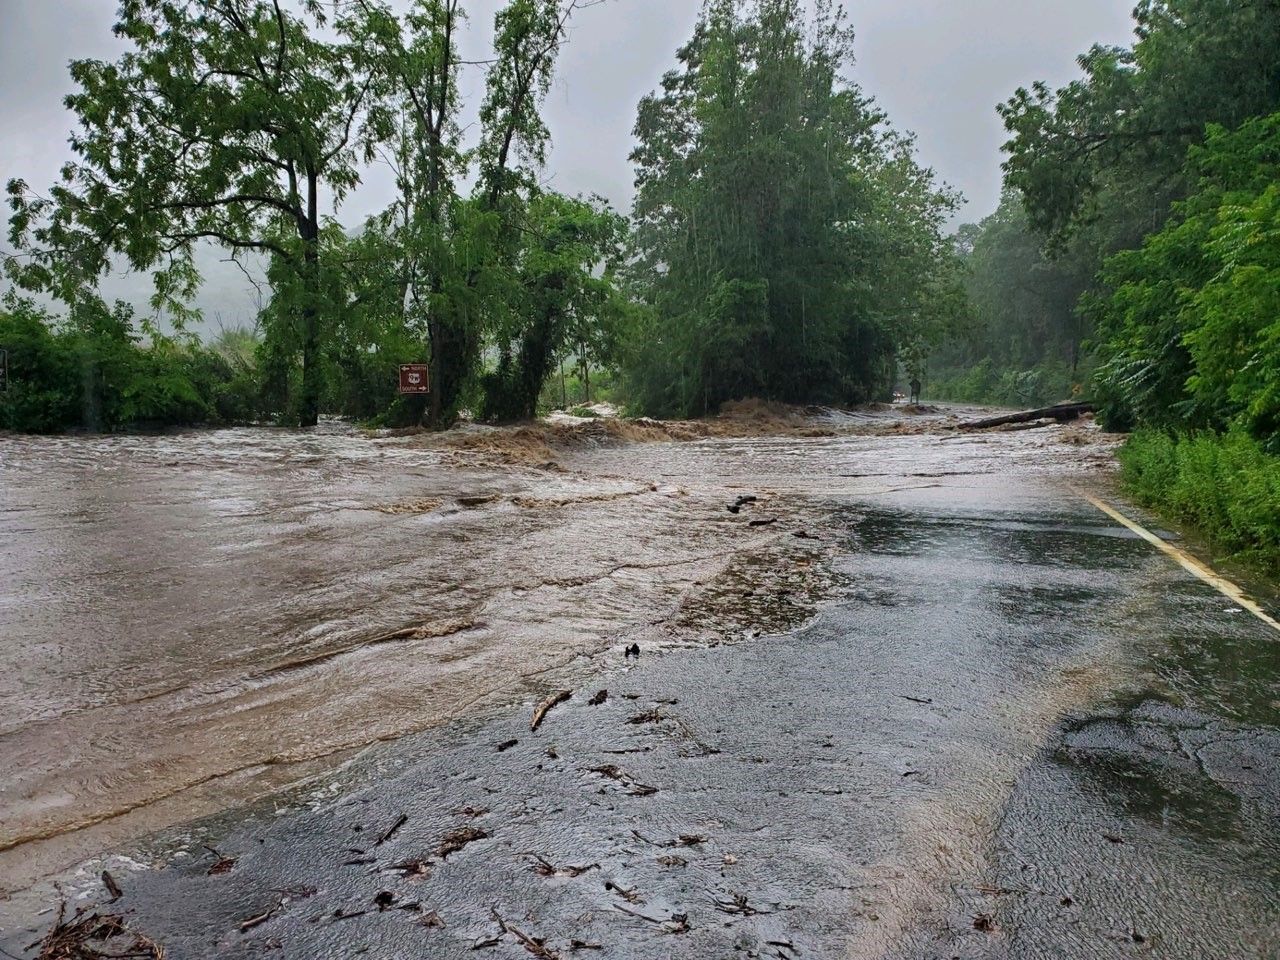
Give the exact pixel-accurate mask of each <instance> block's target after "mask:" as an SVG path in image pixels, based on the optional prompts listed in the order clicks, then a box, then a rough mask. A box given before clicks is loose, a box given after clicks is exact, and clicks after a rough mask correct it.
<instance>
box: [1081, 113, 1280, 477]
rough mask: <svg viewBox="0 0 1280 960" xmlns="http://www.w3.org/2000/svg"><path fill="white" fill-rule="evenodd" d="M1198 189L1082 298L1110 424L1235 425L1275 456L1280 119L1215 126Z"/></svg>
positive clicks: (1202, 156)
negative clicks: (1100, 289)
mask: <svg viewBox="0 0 1280 960" xmlns="http://www.w3.org/2000/svg"><path fill="white" fill-rule="evenodd" d="M1190 164H1191V167H1192V169H1193V170H1194V171H1195V172H1197V173H1198V174H1199V176H1200V182H1199V189H1198V191H1197V192H1196V193H1195V194H1193V195H1192V196H1191V197H1190V198H1189V199H1188V200H1187V201H1185V202H1184V203H1182V204H1180V205H1179V206H1178V207H1177V212H1176V214H1175V216H1174V217H1173V218H1172V219H1171V220H1170V221H1169V223H1168V224H1166V226H1165V227H1164V228H1163V229H1162V230H1160V231H1159V232H1158V233H1155V234H1152V235H1151V236H1149V237H1147V239H1146V240H1145V242H1144V243H1143V245H1142V247H1141V249H1138V250H1128V251H1125V252H1123V253H1120V254H1117V255H1116V256H1114V257H1112V258H1111V259H1110V260H1108V261H1107V264H1106V267H1105V268H1104V270H1103V280H1104V282H1105V284H1106V286H1107V288H1108V291H1109V292H1108V293H1106V294H1105V295H1103V296H1099V297H1097V298H1094V299H1092V300H1091V302H1090V303H1089V306H1088V312H1089V313H1090V315H1091V316H1092V317H1093V319H1094V321H1095V323H1096V326H1097V331H1098V346H1099V354H1100V356H1101V359H1102V364H1101V366H1100V367H1099V373H1098V399H1099V400H1100V401H1101V403H1102V407H1101V413H1102V415H1103V417H1104V419H1106V420H1107V421H1108V423H1109V424H1110V425H1112V426H1118V427H1130V426H1142V425H1148V426H1167V427H1188V426H1189V427H1195V428H1209V429H1214V430H1226V429H1228V428H1229V427H1231V426H1232V425H1234V424H1240V425H1241V426H1243V427H1244V428H1245V429H1246V430H1247V431H1248V432H1249V433H1250V434H1252V436H1253V437H1255V438H1256V439H1258V440H1259V441H1261V442H1262V443H1263V444H1264V445H1266V446H1267V447H1268V449H1270V450H1271V451H1272V452H1280V186H1278V185H1277V178H1280V113H1278V114H1274V115H1272V116H1269V117H1262V118H1258V119H1255V120H1251V121H1249V122H1248V123H1245V124H1244V125H1242V126H1241V127H1240V128H1239V129H1238V130H1235V131H1227V130H1224V129H1221V128H1212V129H1211V130H1210V132H1209V136H1208V139H1207V141H1206V143H1205V145H1204V146H1203V147H1199V148H1196V149H1195V150H1193V151H1192V153H1191V158H1190Z"/></svg>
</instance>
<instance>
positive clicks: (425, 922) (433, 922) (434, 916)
mask: <svg viewBox="0 0 1280 960" xmlns="http://www.w3.org/2000/svg"><path fill="white" fill-rule="evenodd" d="M418 926H420V927H426V928H427V929H428V930H442V929H444V920H442V919H441V918H440V914H438V913H436V912H435V911H434V910H428V911H427V912H426V913H424V914H423V915H422V917H421V918H420V919H419V920H418Z"/></svg>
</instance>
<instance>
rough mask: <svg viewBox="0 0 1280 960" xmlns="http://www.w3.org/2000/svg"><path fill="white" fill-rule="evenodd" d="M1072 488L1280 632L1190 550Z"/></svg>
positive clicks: (1278, 624)
mask: <svg viewBox="0 0 1280 960" xmlns="http://www.w3.org/2000/svg"><path fill="white" fill-rule="evenodd" d="M1071 489H1072V490H1073V491H1074V492H1075V493H1077V494H1078V495H1079V496H1081V497H1083V498H1084V499H1085V500H1088V501H1089V502H1090V503H1091V504H1093V505H1094V506H1095V507H1097V508H1098V509H1099V510H1101V511H1102V512H1103V513H1105V514H1106V515H1107V516H1108V517H1110V518H1111V519H1112V520H1114V521H1115V522H1116V523H1119V524H1121V525H1123V526H1125V527H1128V528H1129V529H1130V530H1132V531H1133V532H1134V533H1136V534H1137V535H1138V536H1140V537H1141V538H1142V539H1143V540H1146V541H1147V542H1148V543H1150V544H1152V545H1153V546H1156V547H1159V548H1160V549H1161V550H1162V551H1164V552H1165V553H1167V554H1168V555H1169V556H1171V557H1173V559H1174V560H1177V561H1178V563H1180V564H1181V565H1182V566H1183V567H1184V568H1185V569H1186V570H1188V571H1189V572H1191V573H1193V574H1195V575H1196V576H1197V577H1199V578H1200V579H1201V580H1203V581H1204V582H1205V583H1207V584H1209V586H1211V587H1213V588H1214V589H1215V590H1217V591H1218V592H1219V593H1221V594H1222V595H1223V596H1225V597H1226V598H1227V599H1229V600H1231V601H1233V602H1234V603H1236V604H1238V605H1239V606H1240V607H1242V608H1243V609H1245V610H1248V611H1249V612H1250V613H1252V614H1253V615H1254V616H1255V617H1257V618H1258V619H1259V620H1261V621H1262V622H1263V623H1265V624H1266V625H1267V626H1269V627H1270V628H1271V629H1272V630H1275V631H1276V632H1277V633H1280V621H1277V620H1276V619H1275V618H1274V617H1272V616H1271V615H1270V614H1269V613H1267V611H1265V610H1263V609H1262V607H1260V606H1258V604H1256V603H1255V602H1254V601H1252V600H1250V599H1249V598H1248V597H1247V596H1246V595H1245V592H1244V591H1243V590H1241V589H1240V588H1239V587H1238V586H1236V585H1235V584H1234V583H1232V582H1231V581H1230V580H1228V579H1226V578H1225V577H1223V576H1220V575H1219V574H1217V573H1215V572H1214V571H1213V570H1211V569H1209V568H1208V567H1207V566H1205V565H1204V564H1203V563H1201V562H1200V561H1199V560H1197V559H1196V558H1195V557H1193V556H1191V555H1190V554H1189V553H1185V552H1184V551H1182V550H1179V549H1178V548H1177V547H1175V546H1174V545H1173V544H1171V543H1169V542H1167V541H1165V540H1161V539H1160V538H1159V537H1157V536H1156V535H1155V534H1154V533H1152V532H1151V531H1150V530H1148V529H1147V528H1146V527H1143V526H1142V525H1140V524H1138V523H1135V522H1134V521H1133V520H1130V519H1129V518H1128V517H1126V516H1125V515H1124V514H1123V513H1121V512H1120V511H1119V510H1117V509H1116V508H1115V507H1113V506H1111V504H1109V503H1104V502H1103V501H1102V500H1099V499H1098V498H1097V497H1095V496H1094V495H1093V494H1091V493H1089V492H1087V491H1085V490H1081V489H1080V488H1079V487H1075V486H1073V487H1071Z"/></svg>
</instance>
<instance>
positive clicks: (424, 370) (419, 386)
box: [400, 363, 431, 396]
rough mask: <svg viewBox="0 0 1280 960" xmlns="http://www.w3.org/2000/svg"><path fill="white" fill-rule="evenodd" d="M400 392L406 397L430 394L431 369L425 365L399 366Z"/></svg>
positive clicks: (403, 364) (409, 364)
mask: <svg viewBox="0 0 1280 960" xmlns="http://www.w3.org/2000/svg"><path fill="white" fill-rule="evenodd" d="M400 392H401V393H402V394H405V395H408V396H415V395H418V394H424V393H430V392H431V368H430V367H428V366H427V364H425V363H402V364H400Z"/></svg>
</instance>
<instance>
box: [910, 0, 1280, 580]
mask: <svg viewBox="0 0 1280 960" xmlns="http://www.w3.org/2000/svg"><path fill="white" fill-rule="evenodd" d="M1135 18H1136V36H1137V41H1136V43H1135V44H1134V45H1133V46H1132V47H1131V48H1112V47H1094V48H1093V49H1092V50H1090V51H1089V52H1088V53H1086V54H1085V55H1083V56H1082V57H1081V58H1080V66H1081V68H1082V70H1083V74H1084V75H1083V77H1082V78H1081V79H1080V80H1078V81H1075V82H1073V83H1071V84H1069V85H1067V86H1066V87H1063V88H1062V89H1059V90H1056V91H1051V90H1049V89H1048V88H1047V87H1046V86H1045V85H1043V84H1036V85H1034V86H1033V87H1031V88H1030V89H1023V90H1019V91H1018V92H1017V93H1016V94H1015V95H1014V96H1013V97H1012V98H1011V99H1010V100H1009V101H1008V102H1007V103H1005V104H1004V105H1003V106H1002V107H1001V113H1002V115H1003V117H1004V121H1005V124H1006V127H1007V128H1008V130H1009V133H1010V135H1011V138H1010V140H1009V142H1008V144H1006V150H1007V152H1008V160H1007V162H1006V164H1005V171H1006V184H1007V187H1008V191H1007V193H1006V195H1005V198H1004V201H1003V202H1002V204H1001V207H1000V210H999V211H997V213H996V214H995V215H994V216H992V217H991V218H989V219H988V220H986V221H984V222H983V223H982V224H980V225H979V226H977V227H973V228H967V229H966V230H964V231H962V232H961V237H960V247H961V254H962V256H963V257H964V260H965V262H966V264H967V267H968V270H967V279H966V283H967V285H968V288H969V291H970V296H971V304H972V307H973V309H974V313H975V318H976V328H975V329H974V330H973V331H972V332H971V334H970V335H969V336H968V337H967V338H962V339H961V340H960V341H959V342H957V343H953V344H950V345H948V346H947V348H946V349H945V350H943V351H940V352H939V353H938V354H937V355H936V356H935V359H936V360H938V361H939V362H940V363H941V364H947V363H952V362H955V361H959V362H958V363H955V366H957V367H961V368H967V369H966V371H965V372H961V371H955V372H953V375H952V376H951V377H949V378H948V379H947V380H946V382H945V383H944V384H943V385H942V386H943V389H944V391H945V390H951V391H958V390H963V389H964V388H965V387H970V388H974V387H976V386H979V385H977V384H976V380H977V379H978V377H976V376H975V375H974V372H973V371H974V370H977V369H979V367H984V368H985V370H986V371H987V372H988V375H989V380H990V381H991V382H990V383H988V384H986V385H985V388H984V389H983V390H977V389H975V390H974V392H976V393H981V392H986V393H988V394H989V396H983V397H972V399H1000V400H1003V401H1006V402H1013V401H1014V400H1015V398H1014V397H1013V396H1010V395H1009V394H1008V392H1007V391H1005V390H1004V389H1002V387H1007V386H1009V385H1010V384H1017V382H1018V381H1019V380H1020V379H1021V380H1022V381H1023V382H1024V383H1026V382H1030V381H1034V380H1036V378H1039V381H1040V382H1039V384H1038V385H1039V386H1041V387H1042V388H1043V387H1045V385H1046V384H1047V389H1042V390H1041V392H1040V394H1039V395H1034V394H1035V391H1034V390H1030V391H1028V393H1029V394H1032V395H1031V396H1028V399H1037V400H1042V399H1043V400H1052V399H1061V398H1062V397H1063V396H1064V395H1065V393H1066V392H1067V391H1068V390H1074V391H1078V392H1083V393H1087V394H1089V395H1091V396H1092V397H1093V398H1094V399H1096V400H1097V401H1098V402H1099V404H1100V413H1101V415H1102V418H1103V419H1104V421H1105V422H1106V423H1107V424H1108V425H1109V426H1112V427H1115V428H1118V429H1125V430H1129V429H1138V430H1145V431H1154V432H1149V433H1147V434H1145V435H1143V436H1142V437H1140V438H1139V439H1137V440H1136V441H1135V442H1134V443H1133V444H1131V446H1130V447H1129V449H1128V451H1127V453H1126V455H1125V457H1124V460H1125V465H1126V476H1127V477H1128V480H1129V482H1130V484H1131V487H1132V489H1133V490H1134V491H1135V492H1136V493H1137V494H1138V495H1139V496H1140V497H1141V498H1143V499H1145V500H1147V501H1148V502H1150V503H1153V504H1155V505H1158V506H1164V507H1166V508H1167V509H1169V510H1170V511H1171V512H1174V513H1178V514H1180V515H1184V516H1187V517H1188V518H1189V519H1193V520H1195V521H1197V522H1199V523H1201V524H1202V525H1204V526H1205V528H1206V529H1207V530H1208V531H1209V532H1210V533H1212V534H1214V535H1215V536H1217V537H1218V538H1219V539H1220V540H1221V541H1222V543H1223V544H1224V545H1225V546H1227V547H1228V548H1230V549H1232V550H1241V551H1246V552H1250V553H1252V554H1254V555H1256V556H1259V557H1263V558H1269V560H1268V562H1271V563H1274V564H1275V565H1276V566H1277V568H1278V569H1280V460H1277V458H1276V456H1275V455H1276V454H1280V3H1278V2H1276V0H1144V2H1142V3H1140V4H1139V5H1138V7H1137V9H1136V10H1135ZM966 375H967V376H968V377H969V379H968V380H967V381H966V379H965V376H966ZM1046 393H1047V394H1052V395H1046ZM1193 435H1194V436H1193Z"/></svg>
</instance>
